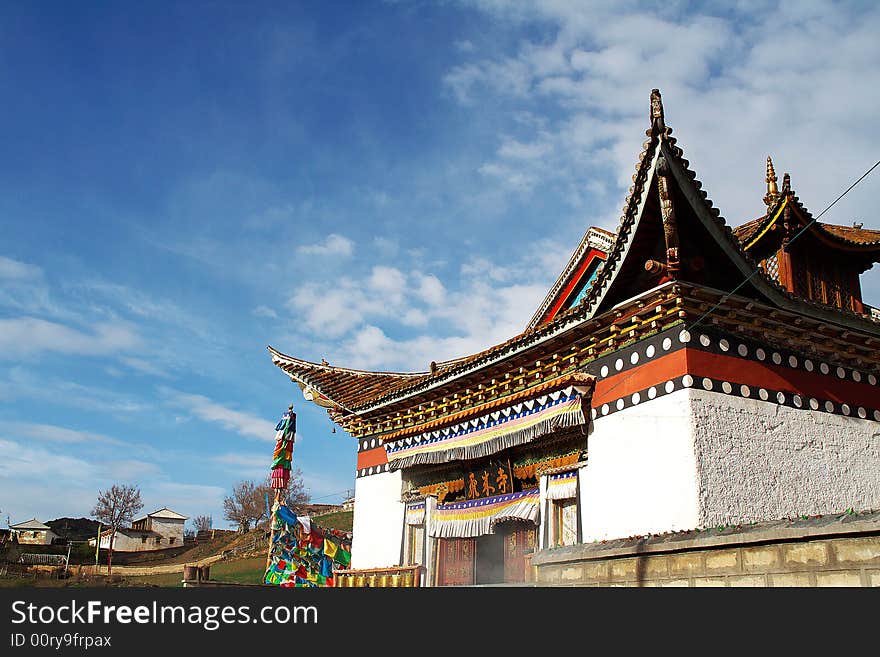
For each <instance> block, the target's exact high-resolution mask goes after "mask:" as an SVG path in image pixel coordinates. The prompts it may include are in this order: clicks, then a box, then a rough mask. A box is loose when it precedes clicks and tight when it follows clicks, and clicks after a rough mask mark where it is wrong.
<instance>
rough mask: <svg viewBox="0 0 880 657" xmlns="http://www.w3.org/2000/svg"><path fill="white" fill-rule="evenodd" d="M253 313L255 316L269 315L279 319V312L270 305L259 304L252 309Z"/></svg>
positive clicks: (270, 317)
mask: <svg viewBox="0 0 880 657" xmlns="http://www.w3.org/2000/svg"><path fill="white" fill-rule="evenodd" d="M251 313H252V314H253V315H254V316H255V317H268V318H269V319H278V313H276V312H275V311H274V310H272V309H271V308H270V307H269V306H257V307H256V308H254V309H253V310H252V311H251Z"/></svg>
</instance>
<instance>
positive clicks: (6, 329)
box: [0, 317, 141, 359]
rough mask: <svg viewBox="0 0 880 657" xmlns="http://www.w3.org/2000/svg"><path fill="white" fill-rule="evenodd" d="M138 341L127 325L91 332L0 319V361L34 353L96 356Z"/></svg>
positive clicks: (34, 320)
mask: <svg viewBox="0 0 880 657" xmlns="http://www.w3.org/2000/svg"><path fill="white" fill-rule="evenodd" d="M140 341H141V339H140V336H139V335H138V334H137V332H136V331H135V330H134V328H133V327H132V325H130V324H128V323H127V322H121V321H116V322H99V323H97V324H95V325H94V327H93V332H92V333H85V332H83V331H80V330H78V329H75V328H71V327H69V326H65V325H63V324H58V323H56V322H50V321H47V320H44V319H39V318H36V317H18V318H13V319H0V358H6V359H17V358H20V357H21V356H26V355H30V354H33V353H35V352H58V353H66V354H78V355H84V356H96V355H107V354H113V353H116V352H119V351H122V350H125V349H131V348H133V347H136V346H137V345H138V344H139V343H140Z"/></svg>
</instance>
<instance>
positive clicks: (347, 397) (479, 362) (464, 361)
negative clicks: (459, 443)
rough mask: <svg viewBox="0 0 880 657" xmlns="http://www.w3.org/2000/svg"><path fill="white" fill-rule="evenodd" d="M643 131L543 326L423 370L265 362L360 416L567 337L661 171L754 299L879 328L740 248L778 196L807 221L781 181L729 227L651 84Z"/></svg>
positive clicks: (595, 310) (584, 316)
mask: <svg viewBox="0 0 880 657" xmlns="http://www.w3.org/2000/svg"><path fill="white" fill-rule="evenodd" d="M646 134H647V136H648V140H647V141H646V142H645V143H644V145H643V150H642V152H641V154H640V155H639V160H638V162H637V164H636V172H635V175H634V176H633V183H634V184H633V187H632V188H631V189H630V194H629V196H628V197H627V199H626V203H625V205H624V209H623V215H622V216H621V219H620V225H619V227H618V229H617V232H616V233H609V234H608V235H609V236H610V238H611V239H609V240H608V241H609V242H610V244H608V245H607V259H606V260H605V262H604V264H603V266H602V268H601V270H600V271H599V273H598V275H597V276H596V277H595V278H594V279H593V281H592V284H591V286H590V288H589V290H588V292H587V293H586V294H585V295H584V296H583V298H582V299H581V300H580V302H579V303H577V304H576V305H575V306H573V307H571V308H569V309H567V310H565V311H563V312H561V313H559V314H558V315H556V316H555V317H553V318H552V319H551V320H550V321H548V322H546V323H543V324H538V323H536V321H535V319H536V318H535V317H533V318H532V321H531V322H530V324H529V327H528V328H527V329H526V330H525V331H523V332H522V333H520V334H518V335H516V336H514V337H512V338H511V339H509V340H507V341H505V342H503V343H501V344H497V345H494V346H492V347H489V348H488V349H485V350H483V351H481V352H479V353H476V354H472V355H470V356H466V357H463V358H459V359H456V360H450V361H446V362H443V363H432V364H431V370H430V371H424V372H375V371H365V370H356V369H349V368H343V367H334V366H332V365H329V364H328V363H326V362H325V363H320V364H318V363H312V362H309V361H305V360H302V359H299V358H295V357H293V356H288V355H286V354H283V353H281V352H279V351H277V350H275V349H273V348H272V347H271V346H270V347H268V349H269V352H270V354H271V355H272V361H273V362H274V363H275V364H276V365H277V366H278V367H279V368H281V369H282V370H284V371H285V372H286V373H287V374H288V376H290V378H291V379H292V380H293V381H295V382H296V383H298V384H299V386H300V387H301V388H302V389H303V392H304V394H305V396H306V398H307V399H309V398H311V400H312V401H315V403H317V404H319V405H321V406H325V407H327V408H329V409H330V410H331V413H332V412H333V411H344V412H347V413H353V414H358V415H360V414H365V413H368V412H370V411H372V410H374V409H378V408H381V407H382V406H384V405H386V404H388V403H390V402H392V401H395V400H400V399H403V398H405V397H407V396H409V395H410V394H412V393H413V392H415V391H425V390H429V389H431V388H432V387H433V386H438V385H439V384H440V383H442V382H448V381H451V380H454V379H457V378H458V377H463V376H466V375H468V374H471V373H473V372H476V371H479V370H481V369H483V368H485V367H486V366H488V365H490V364H494V363H498V362H501V361H504V360H505V359H507V358H510V357H511V356H513V355H514V354H518V353H521V352H523V351H525V350H528V349H530V348H532V347H535V346H538V345H541V344H546V343H548V342H550V341H553V340H556V339H558V338H559V336H561V335H569V334H570V331H572V329H579V328H581V327H582V325H584V324H585V323H587V322H588V321H589V320H592V319H593V318H594V317H597V316H599V315H603V316H604V315H605V314H607V313H606V311H609V310H611V309H612V307H613V306H614V304H615V302H614V299H615V298H620V294H621V291H620V289H618V292H617V296H616V297H614V296H610V295H609V294H608V292H609V290H611V289H612V288H614V287H615V284H616V283H617V279H618V275H619V273H620V271H621V269H622V265H623V263H624V262H625V261H626V259H627V256H628V254H629V252H630V249H631V247H632V246H633V241H634V239H633V238H634V236H635V234H636V233H637V232H638V230H639V228H640V223H641V222H642V220H643V213H644V211H645V208H646V206H647V205H648V195H649V192H650V191H651V190H652V189H656V180H655V179H656V178H657V176H658V175H662V176H664V178H665V180H667V181H669V183H671V184H674V185H675V186H676V187H677V189H678V190H679V192H680V196H679V197H678V200H677V201H676V203H681V202H682V201H684V203H683V205H682V209H685V210H687V211H688V212H691V213H693V215H694V216H695V217H696V220H697V221H698V222H699V223H700V224H701V225H702V226H703V229H705V231H706V233H707V234H708V235H709V236H710V238H711V240H712V241H713V243H714V244H716V245H717V246H719V247H720V248H721V252H723V254H724V257H725V258H726V259H728V261H729V262H730V264H731V266H732V267H733V268H734V270H735V271H737V272H738V275H739V276H741V279H740V280H743V279H750V282H751V283H752V285H753V287H754V289H755V293H757V294H759V295H760V296H761V298H763V299H766V300H767V301H769V302H770V303H771V304H773V305H775V306H777V307H779V308H781V309H783V310H787V311H790V312H795V313H803V314H806V315H809V316H812V317H814V318H816V319H817V320H820V321H823V322H830V323H831V324H836V325H841V326H846V327H847V328H852V329H855V330H860V331H864V332H867V333H869V334H873V335H878V334H880V325H878V323H877V322H874V321H872V320H870V319H868V318H867V317H865V316H862V315H857V314H856V313H853V312H850V311H845V310H840V309H837V308H833V307H831V306H825V305H823V304H819V303H816V302H812V301H808V300H805V299H802V298H801V297H798V296H796V295H794V294H792V293H790V292H788V291H787V290H785V288H783V287H781V286H780V285H779V284H778V283H777V282H776V281H774V280H772V279H770V278H768V277H767V276H766V275H765V274H764V273H763V271H762V270H761V269H760V268H759V267H758V265H757V262H756V260H755V259H754V258H753V257H752V256H751V255H750V253H749V252H748V251H747V249H746V248H745V241H746V240H747V239H750V238H752V237H753V236H754V235H756V234H757V233H758V231H759V230H761V229H762V228H763V227H764V226H765V225H766V223H767V222H768V221H770V220H771V218H772V217H773V216H774V215H775V213H776V211H777V210H778V209H779V206H780V204H781V203H783V202H784V200H785V198H790V199H791V200H792V201H794V204H795V205H796V207H797V208H798V209H799V212H800V213H801V214H802V216H803V217H805V218H806V220H807V222H809V221H811V220H812V216H811V215H810V214H809V212H808V211H807V210H806V209H805V208H803V206H802V205H800V203H799V201H798V199H797V197H795V196H793V195H792V194H791V192H790V190H789V189H788V188H787V186H784V188H783V193H782V194H780V195H779V196H778V198H774V199H772V200H773V202H772V203H771V205H770V207H768V212H767V215H766V216H764V217H760V218H758V219H755V220H754V221H751V222H748V223H746V224H743V225H742V226H740V227H738V228H736V229H731V227H730V226H728V225H726V222H725V220H724V219H723V218H722V217H721V216H720V213H719V211H718V209H717V208H715V207H713V205H712V201H711V200H709V198H708V196H707V194H706V192H705V191H703V190H702V189H701V187H702V184H701V183H700V182H699V181H698V180H697V178H696V174H695V173H694V172H693V171H692V170H691V169H690V168H689V162H688V161H687V160H686V159H684V153H683V151H682V149H681V148H680V147H678V146H676V139H675V138H674V137H672V136H671V134H672V129H671V128H668V127H667V126H666V125H665V120H664V116H663V107H662V103H661V101H660V93H659V91H658V90H656V89H655V90H653V92H652V95H651V127H650V128H649V129H648V130H647V133H646ZM658 167H662V171H663V172H662V173H658ZM652 185H653V187H652ZM684 206H688V207H687V208H685V207H684ZM814 225H815V226H817V230H821V231H822V232H823V234H826V235H828V236H829V238H830V239H834V240H836V241H837V242H838V243H840V244H842V245H844V244H849V245H852V246H854V247H855V248H857V249H859V250H860V251H863V252H864V251H866V250H870V249H872V248H877V249H878V253H880V231H872V230H863V229H860V228H855V227H853V228H847V227H844V226H833V225H830V224H818V223H817V224H814ZM603 232H605V231H603ZM588 235H589V231H588V233H587V234H586V235H585V236H584V239H583V240H581V244H580V245H579V246H578V248H577V249H575V252H574V254H573V255H572V258H571V259H570V261H569V263H568V265H566V268H565V270H564V271H563V273H562V275H561V276H560V277H559V279H557V282H556V284H555V285H554V287H553V288H552V289H551V291H550V293H549V294H548V296H547V297H545V300H544V302H543V303H542V308H543V307H544V306H546V305H547V304H548V303H549V301H548V300H552V299H553V298H554V294H558V291H559V288H560V287H561V286H562V285H563V283H565V281H566V280H568V279H569V278H570V276H571V273H572V270H573V269H574V268H575V266H576V264H577V262H578V258H579V257H582V256H583V254H584V252H585V250H586V249H585V248H584V247H585V245H586V244H587V243H588ZM660 239H661V240H662V239H663V237H662V236H661V237H660ZM639 266H641V263H639ZM621 280H622V281H623V282H622V283H618V284H617V287H618V288H621V286H622V289H623V290H627V289H628V288H627V285H630V284H631V279H627V278H626V277H622V278H621ZM647 291H648V290H647V289H638V290H630V292H631V294H630V295H629V296H632V295H641V294H644V293H646V292H647ZM731 294H732V293H731ZM542 308H539V311H538V313H537V314H536V316H537V315H539V314H540V311H541V310H542Z"/></svg>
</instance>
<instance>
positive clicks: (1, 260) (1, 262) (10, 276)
mask: <svg viewBox="0 0 880 657" xmlns="http://www.w3.org/2000/svg"><path fill="white" fill-rule="evenodd" d="M42 276H43V270H42V269H40V268H39V267H37V266H36V265H29V264H27V263H26V262H19V261H18V260H13V259H12V258H7V257H5V256H0V279H5V280H7V281H10V280H18V281H22V280H24V281H32V280H37V279H39V278H42Z"/></svg>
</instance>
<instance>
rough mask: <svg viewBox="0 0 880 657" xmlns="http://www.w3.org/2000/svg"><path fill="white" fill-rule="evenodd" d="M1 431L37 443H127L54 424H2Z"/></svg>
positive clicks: (0, 424) (0, 425)
mask: <svg viewBox="0 0 880 657" xmlns="http://www.w3.org/2000/svg"><path fill="white" fill-rule="evenodd" d="M0 431H4V432H5V433H8V434H11V435H14V436H15V437H16V438H22V437H23V438H29V439H33V440H37V441H48V442H54V443H66V444H77V443H80V444H87V445H93V444H95V443H100V444H106V445H124V444H125V443H124V442H123V441H121V440H118V439H116V438H111V437H110V436H105V435H102V434H99V433H94V432H91V431H80V430H77V429H69V428H67V427H59V426H55V425H52V424H39V423H34V422H0Z"/></svg>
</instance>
